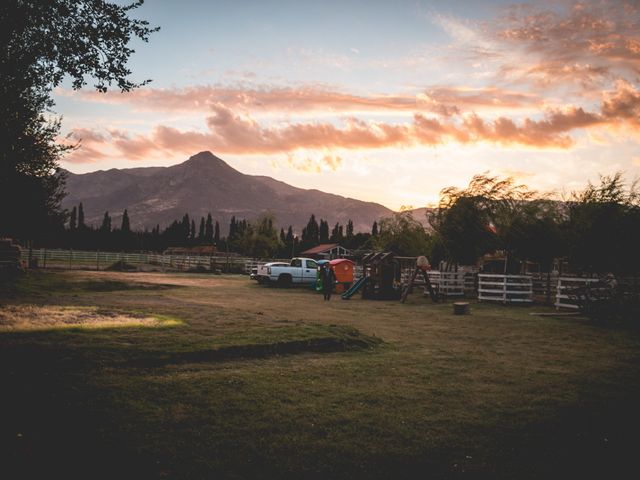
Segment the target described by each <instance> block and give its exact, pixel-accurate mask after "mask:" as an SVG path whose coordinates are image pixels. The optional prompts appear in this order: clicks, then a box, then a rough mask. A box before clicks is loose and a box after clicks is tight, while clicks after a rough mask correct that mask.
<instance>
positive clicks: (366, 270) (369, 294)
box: [362, 252, 402, 300]
mask: <svg viewBox="0 0 640 480" xmlns="http://www.w3.org/2000/svg"><path fill="white" fill-rule="evenodd" d="M362 272H363V279H364V281H363V283H362V298H365V299H369V300H398V299H400V297H401V296H402V289H401V287H400V274H401V272H400V265H399V263H398V262H397V261H396V260H395V254H394V253H393V252H374V253H369V254H367V255H365V256H364V257H362Z"/></svg>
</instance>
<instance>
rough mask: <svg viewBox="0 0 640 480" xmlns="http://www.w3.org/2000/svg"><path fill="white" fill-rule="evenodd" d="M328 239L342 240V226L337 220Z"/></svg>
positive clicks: (335, 241) (334, 241) (336, 241)
mask: <svg viewBox="0 0 640 480" xmlns="http://www.w3.org/2000/svg"><path fill="white" fill-rule="evenodd" d="M330 240H331V242H332V243H340V242H342V226H341V225H340V223H339V222H336V224H335V226H334V227H333V230H331V237H330Z"/></svg>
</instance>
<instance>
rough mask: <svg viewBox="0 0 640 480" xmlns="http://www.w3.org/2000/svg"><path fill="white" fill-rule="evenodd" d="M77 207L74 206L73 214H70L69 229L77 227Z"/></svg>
mask: <svg viewBox="0 0 640 480" xmlns="http://www.w3.org/2000/svg"><path fill="white" fill-rule="evenodd" d="M76 215H77V213H76V207H73V209H72V210H71V215H69V230H70V231H73V230H75V229H76Z"/></svg>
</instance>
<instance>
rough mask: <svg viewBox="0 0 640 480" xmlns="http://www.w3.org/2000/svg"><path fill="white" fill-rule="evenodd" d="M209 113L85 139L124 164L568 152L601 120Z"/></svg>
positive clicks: (577, 115)
mask: <svg viewBox="0 0 640 480" xmlns="http://www.w3.org/2000/svg"><path fill="white" fill-rule="evenodd" d="M215 110H216V114H215V115H213V116H210V117H208V118H207V120H206V123H207V127H208V130H207V131H205V132H194V131H181V130H178V129H176V128H173V127H168V126H164V125H159V126H157V127H155V128H154V129H153V131H152V132H151V134H150V135H148V136H143V135H128V134H126V133H124V132H121V131H118V130H109V131H108V135H107V134H98V135H95V134H94V135H93V136H92V137H90V138H91V142H90V146H91V147H92V148H93V149H94V148H96V145H97V144H98V143H100V142H102V143H103V146H104V147H105V148H107V147H108V148H115V149H116V150H117V151H118V152H119V153H120V154H121V155H122V156H124V157H126V158H130V159H142V158H145V156H148V155H150V154H151V153H153V152H155V151H165V152H175V153H178V152H179V153H185V154H190V153H193V152H194V151H199V150H204V149H208V150H212V151H215V152H217V153H226V154H262V155H269V154H282V153H287V152H294V151H296V150H300V149H305V150H320V151H322V150H326V149H333V148H340V149H352V150H354V149H377V148H389V147H412V146H418V145H426V146H436V145H441V144H444V143H448V142H452V141H453V142H457V143H462V144H465V143H473V142H483V141H484V142H490V143H495V144H500V145H524V146H535V147H555V148H568V147H570V146H571V145H572V144H573V140H572V139H571V137H570V136H569V135H568V132H570V131H571V130H573V129H576V128H585V127H589V126H593V125H596V124H598V123H600V122H602V121H603V120H602V118H601V116H599V115H597V114H593V113H589V112H585V111H584V110H583V109H581V108H573V109H569V110H566V111H552V112H549V113H548V114H547V116H546V117H545V118H544V119H543V120H532V119H525V120H524V121H523V122H520V123H516V122H514V121H513V120H511V119H509V118H505V117H500V118H497V119H495V120H484V119H482V118H480V117H479V116H478V115H476V114H470V115H465V116H462V117H460V119H456V118H452V119H441V118H436V117H426V116H424V115H422V114H415V115H414V116H413V120H412V121H411V122H406V123H401V124H389V123H383V122H365V121H363V120H360V119H357V118H347V119H346V120H344V122H343V125H341V126H336V125H334V124H333V123H326V122H325V123H322V122H314V123H296V124H287V125H284V126H262V125H261V124H259V123H258V122H256V121H255V120H253V119H251V118H250V117H246V116H239V115H236V114H234V113H233V112H231V111H230V110H228V109H226V108H224V107H221V106H218V107H216V109H215ZM78 135H80V134H78ZM77 155H80V151H79V152H77ZM77 158H78V157H76V159H77ZM338 159H339V157H335V158H334V157H326V158H325V159H323V161H324V164H325V165H326V166H329V167H330V168H331V167H335V166H337V165H339V164H340V162H341V159H340V160H338ZM76 161H77V160H76ZM87 161H92V159H88V160H87ZM314 165H315V164H314ZM305 168H307V167H305Z"/></svg>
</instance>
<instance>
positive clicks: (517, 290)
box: [478, 273, 533, 303]
mask: <svg viewBox="0 0 640 480" xmlns="http://www.w3.org/2000/svg"><path fill="white" fill-rule="evenodd" d="M478 300H480V301H491V302H502V303H531V302H533V285H532V279H531V276H530V275H498V274H487V273H481V274H479V275H478Z"/></svg>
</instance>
